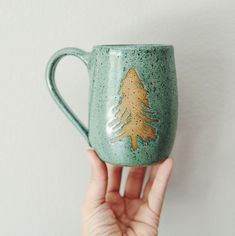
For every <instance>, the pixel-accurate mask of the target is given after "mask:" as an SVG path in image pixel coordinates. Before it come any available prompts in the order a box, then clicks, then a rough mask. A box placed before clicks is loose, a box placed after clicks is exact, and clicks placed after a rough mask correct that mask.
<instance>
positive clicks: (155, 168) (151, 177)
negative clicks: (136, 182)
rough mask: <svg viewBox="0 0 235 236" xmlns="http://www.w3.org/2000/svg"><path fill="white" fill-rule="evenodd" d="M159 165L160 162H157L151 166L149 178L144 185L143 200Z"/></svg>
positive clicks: (146, 196) (147, 193)
mask: <svg viewBox="0 0 235 236" xmlns="http://www.w3.org/2000/svg"><path fill="white" fill-rule="evenodd" d="M159 166H160V163H158V164H156V165H154V166H152V167H151V173H150V176H149V179H148V181H147V183H146V186H145V188H144V196H143V198H144V199H145V200H146V199H147V198H148V195H149V192H150V189H151V187H152V185H153V181H154V178H155V176H156V173H157V171H158V169H159Z"/></svg>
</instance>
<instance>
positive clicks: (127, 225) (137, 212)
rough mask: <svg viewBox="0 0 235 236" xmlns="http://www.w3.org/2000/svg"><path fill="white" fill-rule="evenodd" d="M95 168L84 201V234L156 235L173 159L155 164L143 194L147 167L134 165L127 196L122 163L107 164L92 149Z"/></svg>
mask: <svg viewBox="0 0 235 236" xmlns="http://www.w3.org/2000/svg"><path fill="white" fill-rule="evenodd" d="M88 156H89V159H90V163H91V168H92V178H91V181H90V185H89V189H88V193H87V197H86V200H85V203H84V205H83V211H82V220H83V222H82V224H83V236H106V235H107V236H122V235H126V236H129V235H133V236H134V235H135V236H156V235H157V234H158V226H159V219H160V213H161V208H162V204H163V199H164V195H165V191H166V187H167V183H168V179H169V177H170V174H171V170H172V165H173V161H172V159H171V158H167V159H166V160H165V161H163V162H162V163H158V164H156V165H153V167H152V170H151V174H150V178H149V180H148V182H147V184H146V187H145V189H144V193H143V197H140V193H141V188H142V183H143V179H144V175H145V170H146V167H131V168H130V170H129V175H128V178H127V182H126V189H125V193H124V196H121V195H120V194H119V188H120V182H121V175H122V169H123V168H122V167H120V166H113V165H110V164H105V163H104V162H103V161H101V160H100V159H99V157H98V156H97V154H96V152H95V151H94V150H88Z"/></svg>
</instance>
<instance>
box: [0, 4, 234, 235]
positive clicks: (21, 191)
mask: <svg viewBox="0 0 235 236" xmlns="http://www.w3.org/2000/svg"><path fill="white" fill-rule="evenodd" d="M110 43H114V44H115V43H117V44H120V43H167V44H173V45H174V47H175V58H176V65H177V76H178V88H179V122H178V131H177V137H176V142H175V146H174V150H173V152H172V156H173V158H174V160H175V168H174V173H173V175H172V178H171V182H170V185H169V189H168V192H167V196H166V200H165V205H164V211H163V215H162V219H161V225H160V235H161V236H189V235H190V236H198V235H201V236H208V235H213V236H221V235H226V236H234V235H235V226H234V221H235V204H234V199H235V188H234V180H235V142H234V141H235V140H234V139H235V137H234V135H235V77H234V75H235V65H234V58H235V2H234V0H231V1H229V0H224V1H220V0H195V1H189V0H178V1H170V0H161V1H156V0H154V1H153V0H148V1H146V0H141V1H134V0H129V1H127V0H119V1H110V0H106V1H104V0H103V1H102V0H101V1H88V0H86V1H81V0H70V1H66V0H51V1H48V0H40V1H36V0H21V1H17V0H5V1H4V0H0V63H1V66H0V80H1V85H0V105H1V110H0V145H1V148H0V235H1V236H77V235H81V234H80V230H81V223H80V207H81V204H82V202H83V199H84V195H85V190H86V188H87V184H88V179H89V175H90V169H89V163H88V160H87V157H86V149H87V148H88V145H87V144H86V143H85V141H84V140H83V138H82V137H81V136H80V135H79V133H78V132H77V130H76V129H75V128H74V127H73V126H72V125H71V124H70V123H69V122H68V120H67V119H66V117H65V116H64V115H63V114H62V113H61V112H60V110H59V109H58V107H57V106H56V105H55V104H54V102H53V101H52V99H51V97H50V95H49V93H48V90H47V87H46V83H45V79H44V71H45V65H46V63H47V61H48V59H49V57H50V56H51V54H52V53H54V51H56V50H58V49H60V48H63V47H67V46H75V47H81V48H83V49H85V50H87V51H90V50H91V48H92V46H93V45H97V44H110ZM57 81H58V84H59V87H60V88H61V92H62V94H63V95H64V97H66V98H67V101H68V102H69V104H70V105H71V106H72V107H73V108H74V110H75V111H76V113H77V114H79V116H80V118H81V119H82V120H83V121H84V122H85V123H87V118H88V114H87V113H88V107H87V102H88V85H89V79H88V74H87V71H86V68H85V66H84V65H83V63H82V62H80V61H79V60H77V59H74V58H70V57H69V58H67V59H65V60H63V62H61V64H60V66H59V68H58V73H57Z"/></svg>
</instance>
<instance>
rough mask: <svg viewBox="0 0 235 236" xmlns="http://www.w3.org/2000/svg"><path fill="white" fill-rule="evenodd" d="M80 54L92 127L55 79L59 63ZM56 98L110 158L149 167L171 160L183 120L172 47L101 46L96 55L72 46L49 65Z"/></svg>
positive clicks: (101, 153) (102, 155) (100, 152)
mask: <svg viewBox="0 0 235 236" xmlns="http://www.w3.org/2000/svg"><path fill="white" fill-rule="evenodd" d="M65 55H74V56H76V57H79V58H80V59H81V60H82V61H83V62H84V63H85V64H86V65H87V68H88V72H89V77H90V89H89V122H88V126H89V129H87V128H86V127H85V126H84V125H83V124H82V122H81V121H80V120H79V119H78V118H77V117H76V115H75V114H74V113H73V112H72V110H71V109H70V108H69V106H68V105H67V104H66V103H65V101H64V100H63V98H62V97H61V95H60V94H59V91H58V89H57V87H56V84H55V81H54V72H55V69H56V65H57V63H58V61H59V60H60V59H61V58H62V57H63V56H65ZM46 77H47V82H48V86H49V90H50V92H51V94H52V95H53V98H54V99H55V101H56V102H57V104H58V105H59V106H60V108H61V109H62V111H63V112H64V113H65V114H66V115H67V117H68V118H69V119H70V120H71V122H72V123H73V124H74V125H75V126H76V127H77V128H78V130H79V131H80V133H81V134H82V135H83V136H84V137H85V139H86V140H87V142H88V143H89V145H90V146H91V147H93V148H94V149H95V150H96V152H97V153H98V155H99V156H100V158H101V159H102V160H104V161H105V162H108V163H111V164H114V165H122V166H147V165H150V164H152V163H156V162H159V161H161V160H163V159H165V158H167V157H168V156H169V154H170V152H171V149H172V146H173V142H174V138H175V132H176V123H177V84H176V70H175V62H174V51H173V47H172V46H168V45H157V44H151V45H150V44H149V45H148V44H146V45H101V46H95V47H93V50H92V51H91V52H90V53H87V52H84V51H82V50H80V49H76V48H66V49H62V50H60V51H58V52H57V53H55V54H54V55H53V56H52V58H51V60H50V61H49V63H48V67H47V75H46Z"/></svg>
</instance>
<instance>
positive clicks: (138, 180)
mask: <svg viewBox="0 0 235 236" xmlns="http://www.w3.org/2000/svg"><path fill="white" fill-rule="evenodd" d="M145 170H146V167H131V168H130V169H129V173H128V178H127V182H126V189H125V194H124V196H125V197H127V198H138V197H139V196H140V193H141V188H142V184H143V179H144V175H145Z"/></svg>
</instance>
